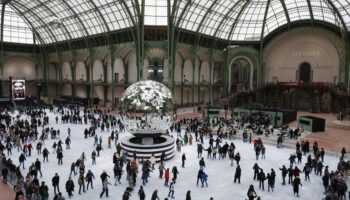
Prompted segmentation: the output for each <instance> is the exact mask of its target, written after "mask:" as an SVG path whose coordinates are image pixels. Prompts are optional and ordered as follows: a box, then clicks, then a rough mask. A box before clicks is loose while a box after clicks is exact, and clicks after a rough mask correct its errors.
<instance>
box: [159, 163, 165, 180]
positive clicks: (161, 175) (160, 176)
mask: <svg viewBox="0 0 350 200" xmlns="http://www.w3.org/2000/svg"><path fill="white" fill-rule="evenodd" d="M158 169H159V178H163V174H164V170H165V167H164V163H163V162H161V163H160V164H159V167H158Z"/></svg>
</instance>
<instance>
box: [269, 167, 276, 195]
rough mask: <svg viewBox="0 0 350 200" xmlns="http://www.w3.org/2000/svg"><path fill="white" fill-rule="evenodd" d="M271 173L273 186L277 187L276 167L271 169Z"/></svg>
mask: <svg viewBox="0 0 350 200" xmlns="http://www.w3.org/2000/svg"><path fill="white" fill-rule="evenodd" d="M270 175H271V186H272V188H275V180H276V172H275V170H274V169H271V173H270ZM272 191H273V190H272Z"/></svg>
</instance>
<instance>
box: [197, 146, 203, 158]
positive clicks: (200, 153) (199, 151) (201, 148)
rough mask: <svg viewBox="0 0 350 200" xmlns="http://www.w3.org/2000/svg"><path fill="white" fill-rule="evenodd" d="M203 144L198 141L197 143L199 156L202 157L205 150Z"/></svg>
mask: <svg viewBox="0 0 350 200" xmlns="http://www.w3.org/2000/svg"><path fill="white" fill-rule="evenodd" d="M203 149H204V148H203V145H202V143H198V144H197V154H198V158H200V157H202V152H203Z"/></svg>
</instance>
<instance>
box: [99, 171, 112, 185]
mask: <svg viewBox="0 0 350 200" xmlns="http://www.w3.org/2000/svg"><path fill="white" fill-rule="evenodd" d="M107 177H108V178H110V176H109V175H108V174H107V172H106V171H105V170H103V172H102V174H101V175H100V178H101V182H102V183H103V181H104V180H105V179H106V178H107Z"/></svg>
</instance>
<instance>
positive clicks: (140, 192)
mask: <svg viewBox="0 0 350 200" xmlns="http://www.w3.org/2000/svg"><path fill="white" fill-rule="evenodd" d="M137 193H138V195H139V197H140V200H145V199H146V194H145V191H144V190H143V187H142V185H141V186H140V189H139V191H138V192H137Z"/></svg>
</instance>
